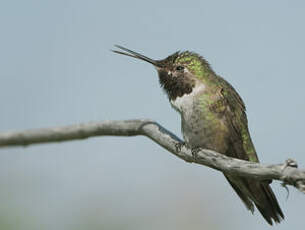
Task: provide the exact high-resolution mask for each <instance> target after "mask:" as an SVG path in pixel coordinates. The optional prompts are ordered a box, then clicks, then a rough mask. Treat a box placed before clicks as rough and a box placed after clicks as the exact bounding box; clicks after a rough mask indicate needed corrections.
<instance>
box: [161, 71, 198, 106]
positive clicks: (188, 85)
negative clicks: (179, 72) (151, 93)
mask: <svg viewBox="0 0 305 230" xmlns="http://www.w3.org/2000/svg"><path fill="white" fill-rule="evenodd" d="M159 82H160V84H161V87H162V88H163V89H164V90H165V92H166V93H167V95H168V97H169V99H170V100H175V99H176V98H177V97H182V96H183V95H184V94H190V93H191V92H192V91H193V87H194V86H195V82H194V80H192V79H189V78H186V77H184V76H177V77H172V76H170V75H168V74H167V72H166V71H159Z"/></svg>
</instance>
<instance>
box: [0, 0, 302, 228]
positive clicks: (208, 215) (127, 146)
mask: <svg viewBox="0 0 305 230" xmlns="http://www.w3.org/2000/svg"><path fill="white" fill-rule="evenodd" d="M304 10H305V3H304V1H288V0H286V1H262V0H261V1H252V2H250V1H215V0H213V1H212V0H209V1H193V0H190V1H178V0H177V1H172V2H170V1H168V2H164V1H159V0H157V1H150V2H148V1H145V2H144V1H115V0H113V1H109V2H108V1H98V0H96V1H94V0H91V1H78V0H73V1H72V0H71V1H65V0H60V1H59V0H52V1H38V0H36V1H35V0H28V1H21V0H19V1H18V0H11V1H1V2H0V33H1V35H0V66H1V68H0V106H1V112H0V131H7V130H23V129H28V128H41V127H50V126H51V127H52V126H60V125H68V124H75V123H80V122H88V121H101V120H108V119H111V120H114V119H134V118H151V119H154V120H156V121H158V122H159V123H160V124H162V125H164V126H165V127H166V128H168V129H169V130H171V131H173V132H174V133H176V134H177V135H179V136H180V137H181V134H180V118H179V115H178V114H177V113H176V112H175V111H174V110H173V109H172V108H171V107H170V105H169V103H168V100H167V98H166V96H165V94H164V93H163V92H162V90H161V89H160V87H159V85H158V79H157V73H156V71H155V70H154V68H153V67H152V66H150V65H149V64H147V63H144V62H140V61H138V60H133V59H131V58H127V57H123V56H119V55H116V54H114V53H112V52H110V49H112V48H113V45H114V44H120V45H123V46H126V47H128V48H130V49H133V50H135V51H138V52H141V53H143V54H145V55H147V56H149V57H151V58H156V59H161V58H164V57H166V56H168V55H169V54H171V53H173V52H175V51H177V50H192V51H195V52H198V53H200V54H201V55H203V56H204V57H205V58H206V59H207V60H208V61H209V62H210V63H211V65H212V67H213V69H214V70H215V71H216V72H217V73H218V74H220V75H221V76H223V77H224V78H226V79H227V80H228V81H229V82H231V83H232V85H233V86H234V87H235V88H236V89H237V91H238V92H239V93H240V94H241V95H242V97H243V99H244V101H245V103H246V105H247V111H248V119H249V126H250V131H251V134H252V139H253V141H254V143H255V145H256V149H257V152H258V154H259V157H260V159H261V162H264V163H281V162H283V161H284V160H286V159H287V158H294V159H296V160H297V161H298V163H299V166H300V167H303V168H304V166H305V155H304V129H305V124H304V117H305V100H304V84H305V81H304V79H305V69H304V63H305V45H304V40H305V31H304V21H305V14H304ZM272 187H273V189H274V191H275V193H276V195H277V197H278V200H279V202H280V204H281V207H282V209H283V211H284V213H285V215H286V219H285V221H284V222H283V223H282V224H280V225H276V226H275V227H274V229H287V228H288V227H289V228H290V229H300V227H301V226H304V225H303V224H304V221H303V218H304V214H303V213H304V206H305V196H304V194H301V193H300V192H298V191H296V190H295V189H294V188H290V194H289V198H288V199H287V192H286V190H285V189H284V188H282V187H281V186H280V183H279V182H277V181H275V182H273V183H272ZM0 188H1V189H0V203H1V205H0V229H4V230H6V229H22V230H24V229H31V230H34V229H46V230H51V229H89V230H91V229H133V230H135V229H146V230H150V229H178V230H179V229H192V230H195V229H227V230H230V229H234V230H235V229H245V228H247V229H249V230H250V229H253V230H254V229H269V226H268V225H267V223H266V222H265V221H264V219H263V218H262V217H261V216H260V214H259V213H258V212H257V211H256V212H255V214H254V215H252V214H251V213H250V212H248V211H247V210H246V209H245V207H244V206H243V204H242V202H241V201H240V200H239V198H238V197H237V195H235V193H233V190H232V188H231V187H230V186H229V185H228V183H227V182H226V181H225V179H224V177H223V176H222V175H221V173H219V172H217V171H215V170H212V169H209V168H207V167H203V166H199V165H195V164H187V163H185V162H183V161H182V160H179V159H178V158H177V157H174V156H172V155H171V154H169V153H168V152H167V151H166V150H164V149H162V148H161V147H159V146H158V145H157V144H155V143H153V142H152V141H151V140H149V139H147V138H144V137H128V138H120V137H103V138H90V139H88V140H82V141H73V142H65V143H59V144H44V145H36V146H30V147H27V148H20V147H18V148H5V149H0Z"/></svg>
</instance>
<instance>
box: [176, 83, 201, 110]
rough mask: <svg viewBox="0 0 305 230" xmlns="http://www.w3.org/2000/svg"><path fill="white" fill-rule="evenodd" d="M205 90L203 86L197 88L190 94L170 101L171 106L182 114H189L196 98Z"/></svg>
mask: <svg viewBox="0 0 305 230" xmlns="http://www.w3.org/2000/svg"><path fill="white" fill-rule="evenodd" d="M204 89H205V86H204V85H203V84H200V85H197V86H195V88H194V89H193V91H192V92H191V93H190V94H184V95H183V96H182V97H177V98H176V99H175V100H170V103H171V105H172V106H173V107H174V108H175V109H176V110H177V111H178V112H180V113H188V112H191V111H192V108H193V102H194V98H195V96H196V95H197V94H198V93H199V92H202V91H203V90H204Z"/></svg>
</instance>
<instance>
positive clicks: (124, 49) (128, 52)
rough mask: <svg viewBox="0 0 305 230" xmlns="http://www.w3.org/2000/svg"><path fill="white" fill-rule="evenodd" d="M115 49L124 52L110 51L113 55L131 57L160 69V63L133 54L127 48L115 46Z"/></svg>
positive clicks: (135, 53)
mask: <svg viewBox="0 0 305 230" xmlns="http://www.w3.org/2000/svg"><path fill="white" fill-rule="evenodd" d="M115 47H117V48H119V49H121V50H123V51H126V52H122V51H119V50H111V51H112V52H114V53H117V54H122V55H126V56H129V57H133V58H137V59H140V60H143V61H146V62H149V63H151V64H153V65H154V66H155V67H159V68H161V67H162V65H161V63H160V62H159V61H157V60H153V59H151V58H148V57H146V56H144V55H142V54H139V53H137V52H134V51H132V50H130V49H127V48H125V47H123V46H119V45H115Z"/></svg>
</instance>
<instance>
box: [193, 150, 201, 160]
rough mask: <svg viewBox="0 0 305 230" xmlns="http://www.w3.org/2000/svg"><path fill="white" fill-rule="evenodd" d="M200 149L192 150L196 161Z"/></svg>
mask: <svg viewBox="0 0 305 230" xmlns="http://www.w3.org/2000/svg"><path fill="white" fill-rule="evenodd" d="M200 150H201V149H200V148H193V149H192V156H193V158H194V160H195V161H196V160H197V159H198V153H199V152H200Z"/></svg>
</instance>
